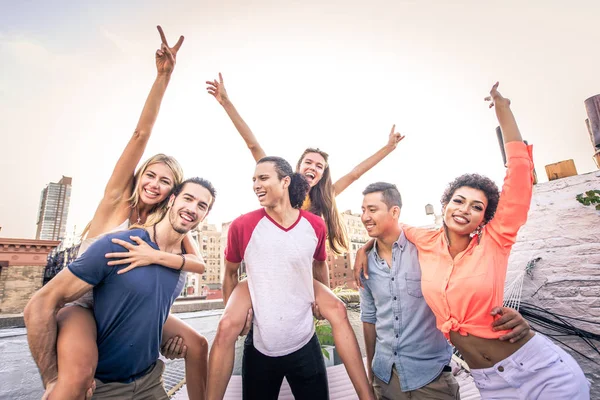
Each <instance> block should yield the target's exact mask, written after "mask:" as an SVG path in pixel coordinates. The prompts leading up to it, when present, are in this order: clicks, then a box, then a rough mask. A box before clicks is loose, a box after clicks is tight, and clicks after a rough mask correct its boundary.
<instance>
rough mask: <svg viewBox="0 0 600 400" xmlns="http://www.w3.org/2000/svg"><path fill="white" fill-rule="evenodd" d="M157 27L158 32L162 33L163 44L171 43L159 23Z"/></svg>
mask: <svg viewBox="0 0 600 400" xmlns="http://www.w3.org/2000/svg"><path fill="white" fill-rule="evenodd" d="M156 29H158V33H160V41H161V42H163V44H165V45H167V46H168V45H169V44H168V43H167V38H166V37H165V33H164V32H163V30H162V28H161V26H160V25H157V26H156Z"/></svg>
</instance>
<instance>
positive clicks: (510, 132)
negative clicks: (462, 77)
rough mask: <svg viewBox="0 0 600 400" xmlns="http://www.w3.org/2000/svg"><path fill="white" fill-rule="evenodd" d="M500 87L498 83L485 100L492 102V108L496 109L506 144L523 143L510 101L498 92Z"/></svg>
mask: <svg viewBox="0 0 600 400" xmlns="http://www.w3.org/2000/svg"><path fill="white" fill-rule="evenodd" d="M498 85H499V83H498V82H496V83H495V84H494V86H493V87H492V90H490V95H489V96H488V97H486V98H485V100H486V101H490V108H492V107H494V106H495V107H496V118H498V123H499V124H500V129H501V130H502V138H503V139H504V143H510V142H522V141H523V138H522V137H521V132H519V127H518V126H517V121H516V120H515V116H514V115H513V113H512V110H511V109H510V100H509V99H507V98H505V97H503V96H502V95H501V94H500V92H498Z"/></svg>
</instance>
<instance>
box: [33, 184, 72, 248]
mask: <svg viewBox="0 0 600 400" xmlns="http://www.w3.org/2000/svg"><path fill="white" fill-rule="evenodd" d="M71 181H72V179H71V178H70V177H67V176H63V177H62V178H61V180H60V181H58V182H57V183H55V182H50V183H49V184H48V185H47V186H46V187H45V188H44V189H43V190H42V194H41V196H40V207H39V210H38V217H37V232H36V234H35V238H36V239H39V240H63V239H64V238H65V236H66V233H67V216H68V214H69V202H70V201H71Z"/></svg>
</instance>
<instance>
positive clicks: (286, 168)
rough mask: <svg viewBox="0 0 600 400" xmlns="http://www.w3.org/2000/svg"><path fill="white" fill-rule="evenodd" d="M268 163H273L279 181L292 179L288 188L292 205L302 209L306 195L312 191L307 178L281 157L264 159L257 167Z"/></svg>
mask: <svg viewBox="0 0 600 400" xmlns="http://www.w3.org/2000/svg"><path fill="white" fill-rule="evenodd" d="M266 162H271V163H273V165H274V166H275V171H276V172H277V177H278V178H279V180H282V179H283V178H285V177H286V176H289V177H290V186H289V187H288V192H289V195H290V203H291V204H292V207H293V208H300V207H301V206H302V203H304V199H305V198H306V194H307V193H308V191H309V190H310V185H309V184H308V182H307V181H306V178H305V177H304V176H302V175H301V174H299V173H297V172H294V171H293V170H292V166H291V165H290V163H289V162H287V161H286V160H285V159H283V158H281V157H275V156H268V157H263V158H261V159H260V160H258V162H257V163H256V165H258V164H262V163H266Z"/></svg>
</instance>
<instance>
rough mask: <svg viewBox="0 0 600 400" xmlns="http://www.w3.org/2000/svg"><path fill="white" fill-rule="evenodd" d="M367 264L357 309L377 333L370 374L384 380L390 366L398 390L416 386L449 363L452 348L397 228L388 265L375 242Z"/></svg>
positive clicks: (413, 253) (413, 256) (415, 257)
mask: <svg viewBox="0 0 600 400" xmlns="http://www.w3.org/2000/svg"><path fill="white" fill-rule="evenodd" d="M368 263H369V279H365V278H364V275H363V276H361V280H362V282H363V285H364V288H361V289H360V311H361V313H360V314H361V320H362V321H363V322H367V323H369V324H374V325H375V331H376V333H377V340H376V343H375V355H374V357H373V364H372V366H371V367H372V369H373V373H374V374H375V375H376V376H377V377H378V378H379V379H381V380H382V381H384V382H385V383H389V381H390V377H391V374H392V366H393V365H396V370H397V371H398V376H399V378H400V387H401V389H402V391H403V392H407V391H411V390H416V389H419V388H421V387H423V386H425V385H427V384H428V383H430V382H432V381H433V380H434V379H435V378H437V377H438V375H439V374H440V373H441V372H442V369H443V368H444V366H445V365H448V364H449V363H450V359H451V357H452V347H451V346H450V344H449V343H448V341H447V340H446V338H445V337H444V335H443V334H442V333H441V332H440V331H439V330H438V329H437V328H436V326H435V316H434V315H433V312H432V311H431V309H430V308H429V306H428V305H427V303H425V299H424V298H423V293H422V292H421V267H420V265H419V259H418V253H417V249H416V247H415V245H414V244H412V243H411V242H409V241H408V240H407V239H406V236H405V235H404V232H402V233H401V234H400V237H399V238H398V240H397V241H396V242H394V244H393V246H392V265H391V267H390V266H388V264H387V262H386V261H385V260H383V259H382V258H380V257H379V254H378V253H377V242H376V243H375V246H374V247H373V250H372V251H371V252H370V253H369V255H368Z"/></svg>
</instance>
